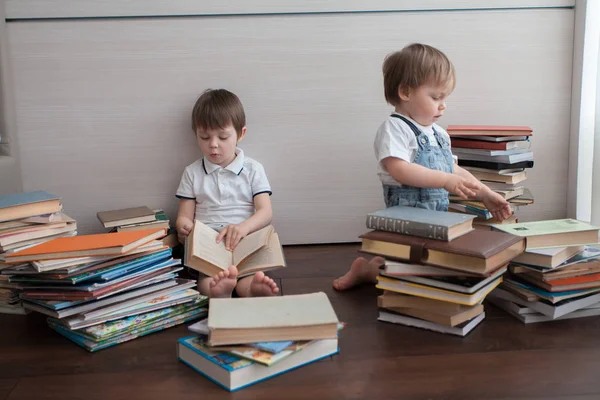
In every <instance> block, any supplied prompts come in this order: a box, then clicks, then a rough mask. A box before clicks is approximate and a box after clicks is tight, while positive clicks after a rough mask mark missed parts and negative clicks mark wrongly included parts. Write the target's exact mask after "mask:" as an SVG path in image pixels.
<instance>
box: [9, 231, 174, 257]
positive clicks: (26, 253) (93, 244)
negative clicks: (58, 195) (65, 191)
mask: <svg viewBox="0 0 600 400" xmlns="http://www.w3.org/2000/svg"><path fill="white" fill-rule="evenodd" d="M161 231H162V235H159V236H164V235H166V230H165V229H146V230H141V231H130V232H115V233H100V234H96V235H82V236H72V237H64V238H57V239H53V240H50V241H48V242H45V243H42V244H39V245H37V246H34V247H30V248H28V249H25V250H22V251H18V252H15V253H12V254H8V255H6V259H7V261H9V260H10V259H11V258H13V257H31V256H38V255H40V256H42V255H51V254H56V253H61V254H65V258H67V257H69V253H80V252H89V251H92V252H93V251H98V250H104V249H106V250H109V251H110V250H114V252H112V254H120V253H122V252H124V251H123V249H127V251H129V250H131V249H128V248H127V247H128V246H131V245H134V244H137V245H134V248H135V247H138V246H141V245H142V244H144V243H146V242H147V241H149V240H153V239H154V238H155V236H156V235H157V234H158V233H159V232H161ZM145 238H150V239H149V240H144V239H145ZM136 242H139V243H136ZM106 254H108V253H106ZM41 259H42V258H40V260H41ZM9 262H10V261H9Z"/></svg>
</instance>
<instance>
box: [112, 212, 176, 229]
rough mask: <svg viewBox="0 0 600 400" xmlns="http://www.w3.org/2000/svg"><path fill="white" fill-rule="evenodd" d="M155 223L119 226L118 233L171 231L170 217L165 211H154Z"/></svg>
mask: <svg viewBox="0 0 600 400" xmlns="http://www.w3.org/2000/svg"><path fill="white" fill-rule="evenodd" d="M153 212H154V218H155V221H150V222H140V223H135V224H131V225H119V226H117V227H116V228H114V229H116V231H117V232H129V231H140V230H143V229H155V228H164V229H169V226H170V225H169V217H167V214H165V212H164V211H163V210H153Z"/></svg>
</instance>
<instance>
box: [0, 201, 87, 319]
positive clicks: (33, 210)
mask: <svg viewBox="0 0 600 400" xmlns="http://www.w3.org/2000/svg"><path fill="white" fill-rule="evenodd" d="M76 234H77V223H76V222H75V220H74V219H72V218H70V217H68V216H67V215H65V214H64V213H63V212H62V204H61V201H60V197H58V196H55V195H53V194H50V193H48V192H44V191H34V192H24V193H14V194H9V195H5V196H0V270H3V269H5V268H8V267H9V265H8V264H7V263H6V257H7V256H8V255H9V254H12V253H14V252H17V251H20V250H22V249H25V248H27V247H30V246H33V245H36V244H40V243H43V242H46V241H48V240H51V239H53V238H56V237H63V236H72V235H76ZM0 313H8V314H26V313H27V311H26V310H25V309H24V308H23V307H22V304H21V301H20V299H19V287H18V285H15V284H12V283H10V282H8V280H7V278H6V277H0Z"/></svg>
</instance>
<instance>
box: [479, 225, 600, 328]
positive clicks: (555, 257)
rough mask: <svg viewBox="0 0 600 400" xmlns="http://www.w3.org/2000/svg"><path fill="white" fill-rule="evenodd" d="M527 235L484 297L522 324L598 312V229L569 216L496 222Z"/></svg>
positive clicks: (599, 285)
mask: <svg viewBox="0 0 600 400" xmlns="http://www.w3.org/2000/svg"><path fill="white" fill-rule="evenodd" d="M495 229H502V230H504V231H507V232H510V233H513V234H515V235H522V236H523V237H526V238H527V250H526V251H525V252H524V253H523V254H521V255H520V256H518V257H516V258H515V259H514V260H513V261H512V262H511V264H510V266H509V269H510V275H508V276H507V277H506V279H505V280H504V282H503V283H502V284H501V285H500V286H499V287H498V288H497V289H495V290H494V291H493V292H492V293H491V294H490V296H489V297H488V299H489V301H490V302H491V303H493V304H494V305H496V306H498V307H500V308H502V309H504V310H506V311H507V312H508V313H509V314H510V315H512V316H514V317H515V318H517V319H519V320H520V321H521V322H524V323H534V322H546V321H553V320H557V319H570V318H580V317H587V316H592V315H599V314H600V247H599V246H594V245H595V244H597V243H598V230H599V228H597V227H595V226H592V225H589V224H587V223H584V222H581V221H577V220H572V219H563V220H551V221H537V222H527V223H519V224H514V225H509V226H498V227H497V228H495Z"/></svg>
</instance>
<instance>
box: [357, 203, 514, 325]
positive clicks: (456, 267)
mask: <svg viewBox="0 0 600 400" xmlns="http://www.w3.org/2000/svg"><path fill="white" fill-rule="evenodd" d="M473 218H475V217H474V216H472V215H467V214H457V213H447V212H440V211H431V210H425V209H420V208H413V207H404V206H397V207H391V208H387V209H385V210H381V211H377V212H374V213H371V214H369V215H368V216H367V228H370V229H375V230H374V231H371V232H368V233H366V234H364V235H362V236H361V239H362V247H361V251H362V252H365V253H369V254H373V255H379V256H382V257H384V258H385V260H386V261H385V266H384V268H383V271H381V273H380V275H379V276H378V278H377V281H378V283H377V287H378V288H380V289H383V290H384V293H383V295H382V296H380V297H379V298H378V306H379V307H380V313H379V320H380V321H386V322H392V323H396V324H402V325H406V326H413V327H418V328H423V329H428V330H433V331H437V332H442V333H448V334H453V335H458V336H465V335H467V334H468V333H469V332H470V331H471V330H472V329H473V328H474V327H476V326H477V325H478V324H479V323H480V322H481V321H482V320H483V319H484V318H485V312H484V309H483V305H482V302H483V300H484V299H485V297H486V295H487V294H488V293H490V292H491V291H492V289H494V288H495V287H496V286H498V285H499V284H500V282H501V281H502V275H503V273H504V272H505V271H506V267H507V264H508V262H509V261H510V260H512V259H513V258H514V257H516V256H518V255H519V254H521V253H522V252H523V250H524V249H525V243H524V240H523V239H522V238H520V237H518V236H514V235H511V234H507V233H504V232H496V231H475V230H474V229H473V227H472V220H473Z"/></svg>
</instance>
